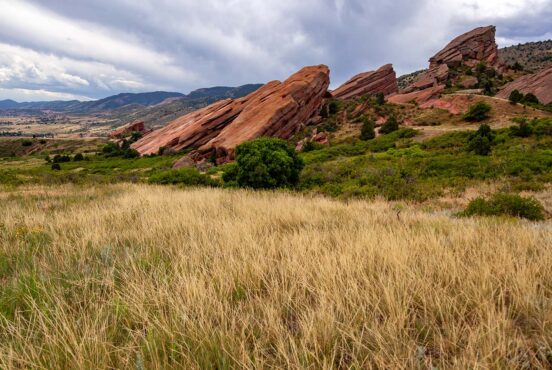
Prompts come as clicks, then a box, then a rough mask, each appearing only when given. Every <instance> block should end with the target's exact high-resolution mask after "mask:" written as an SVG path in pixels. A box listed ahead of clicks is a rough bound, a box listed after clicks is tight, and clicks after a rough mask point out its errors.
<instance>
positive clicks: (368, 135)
mask: <svg viewBox="0 0 552 370" xmlns="http://www.w3.org/2000/svg"><path fill="white" fill-rule="evenodd" d="M375 127H376V123H375V122H374V121H372V120H369V119H366V118H364V119H363V123H362V128H361V129H360V140H363V141H366V140H372V139H373V138H375V137H376V131H375Z"/></svg>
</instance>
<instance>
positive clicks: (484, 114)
mask: <svg viewBox="0 0 552 370" xmlns="http://www.w3.org/2000/svg"><path fill="white" fill-rule="evenodd" d="M491 109H492V108H491V106H490V105H489V104H487V103H485V102H482V101H481V102H478V103H475V104H474V105H472V106H470V108H469V109H468V112H467V113H466V114H465V115H464V120H465V121H468V122H481V121H484V120H486V119H487V118H489V113H490V112H491Z"/></svg>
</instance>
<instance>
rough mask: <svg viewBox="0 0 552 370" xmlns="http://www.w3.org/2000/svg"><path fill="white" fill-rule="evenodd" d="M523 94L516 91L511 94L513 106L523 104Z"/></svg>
mask: <svg viewBox="0 0 552 370" xmlns="http://www.w3.org/2000/svg"><path fill="white" fill-rule="evenodd" d="M523 98H524V96H523V94H522V93H520V92H519V90H514V91H512V93H511V94H510V98H509V100H510V102H511V103H512V104H517V103H521V102H522V101H523Z"/></svg>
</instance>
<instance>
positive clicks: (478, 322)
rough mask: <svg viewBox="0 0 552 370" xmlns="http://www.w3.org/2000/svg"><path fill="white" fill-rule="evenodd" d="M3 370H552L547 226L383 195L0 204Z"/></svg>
mask: <svg viewBox="0 0 552 370" xmlns="http://www.w3.org/2000/svg"><path fill="white" fill-rule="evenodd" d="M0 215H1V218H0V368H2V369H11V368H48V369H66V368H80V369H90V368H99V369H101V368H136V369H145V368H153V369H156V368H159V369H168V368H169V369H170V368H201V369H215V368H216V369H224V368H313V369H324V368H385V369H400V368H405V369H415V368H420V369H426V368H457V369H467V368H493V369H499V368H520V369H529V368H536V369H539V368H543V369H544V368H550V367H551V366H552V225H551V223H550V221H546V222H539V223H533V222H529V221H522V220H515V219H509V218H466V219H464V218H462V219H460V218H456V217H455V216H454V215H453V214H452V213H451V212H450V211H438V210H437V211H435V210H434V211H429V210H427V209H425V208H424V207H421V206H416V205H414V204H409V203H401V204H399V203H392V202H388V201H385V200H383V199H379V198H376V199H375V200H370V201H365V200H349V201H348V202H341V201H335V200H330V199H327V198H322V197H317V196H310V195H299V194H294V193H286V192H252V191H246V190H223V189H180V188H175V187H158V186H151V185H130V184H116V185H87V186H76V185H62V186H57V187H49V186H22V187H17V188H12V187H10V188H5V189H4V190H2V191H0Z"/></svg>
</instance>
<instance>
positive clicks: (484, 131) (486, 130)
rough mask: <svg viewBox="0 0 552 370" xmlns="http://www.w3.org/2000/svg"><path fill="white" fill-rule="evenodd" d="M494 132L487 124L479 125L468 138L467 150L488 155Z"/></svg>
mask: <svg viewBox="0 0 552 370" xmlns="http://www.w3.org/2000/svg"><path fill="white" fill-rule="evenodd" d="M494 138H495V134H494V132H493V130H492V129H491V127H490V126H489V125H481V126H479V129H478V130H477V131H476V132H475V133H473V134H472V135H470V138H469V139H468V151H469V152H474V153H475V154H477V155H489V154H491V151H492V144H493V142H494Z"/></svg>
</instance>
